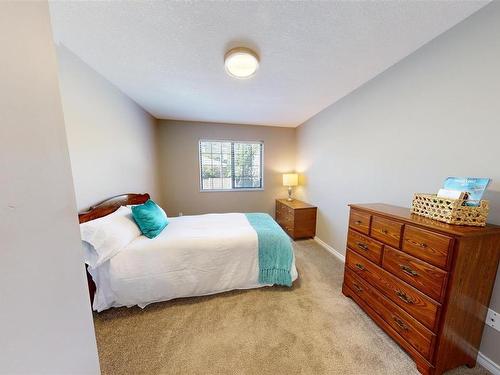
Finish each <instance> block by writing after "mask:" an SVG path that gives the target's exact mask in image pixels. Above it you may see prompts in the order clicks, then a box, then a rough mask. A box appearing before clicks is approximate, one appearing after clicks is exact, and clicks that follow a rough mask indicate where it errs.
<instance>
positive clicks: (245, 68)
mask: <svg viewBox="0 0 500 375" xmlns="http://www.w3.org/2000/svg"><path fill="white" fill-rule="evenodd" d="M224 67H225V68H226V72H227V73H228V74H229V75H230V76H232V77H234V78H239V79H244V78H250V77H251V76H253V75H254V74H255V72H256V71H257V69H258V67H259V57H258V56H257V54H256V53H255V52H254V51H252V50H250V49H248V48H243V47H240V48H233V49H232V50H230V51H228V52H227V53H226V56H224Z"/></svg>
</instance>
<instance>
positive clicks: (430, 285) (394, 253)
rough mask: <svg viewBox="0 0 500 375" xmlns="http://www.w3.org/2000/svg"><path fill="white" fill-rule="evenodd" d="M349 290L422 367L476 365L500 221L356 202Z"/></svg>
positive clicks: (499, 252)
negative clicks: (476, 222)
mask: <svg viewBox="0 0 500 375" xmlns="http://www.w3.org/2000/svg"><path fill="white" fill-rule="evenodd" d="M350 207H351V211H350V216H349V232H348V238H347V250H346V263H345V274H344V284H343V286H342V291H343V293H344V294H345V295H346V296H348V297H351V298H352V299H353V300H354V301H356V302H357V304H358V305H359V306H360V307H361V308H362V309H363V310H364V311H365V312H366V313H367V314H368V315H369V316H370V317H371V318H372V319H373V320H374V321H375V322H376V323H377V324H378V325H379V326H380V327H381V328H382V329H383V330H384V331H385V332H386V333H387V334H388V335H389V336H391V337H392V338H393V339H394V340H396V342H397V343H398V344H399V345H400V346H401V347H402V348H403V349H404V350H406V352H408V354H409V355H410V356H411V357H412V358H413V360H414V361H415V362H416V364H417V368H418V370H419V371H420V372H421V373H423V374H433V375H434V374H438V375H440V374H442V373H443V372H445V371H447V370H449V369H452V368H455V367H458V366H461V365H467V366H469V367H473V366H475V364H476V357H477V352H478V348H479V344H480V343H481V336H482V333H483V328H484V320H485V317H486V313H487V310H488V305H489V301H490V297H491V293H492V290H493V284H494V282H495V275H496V272H497V268H498V262H499V258H500V227H499V226H494V225H487V226H486V227H483V228H477V227H463V226H456V225H449V224H445V223H441V222H438V221H434V220H431V219H427V218H424V217H422V216H417V215H413V214H411V213H410V210H409V209H407V208H402V207H396V206H390V205H385V204H363V205H357V204H356V205H354V204H352V205H350Z"/></svg>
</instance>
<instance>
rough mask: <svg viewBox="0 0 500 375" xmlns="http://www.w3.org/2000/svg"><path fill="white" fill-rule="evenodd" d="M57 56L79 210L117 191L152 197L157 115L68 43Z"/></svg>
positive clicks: (60, 47)
mask: <svg viewBox="0 0 500 375" xmlns="http://www.w3.org/2000/svg"><path fill="white" fill-rule="evenodd" d="M57 56H58V62H59V77H60V87H61V95H62V99H63V101H62V102H63V109H64V119H65V122H66V132H67V136H68V145H69V151H70V157H71V167H72V170H73V178H74V183H75V192H76V200H77V206H78V209H79V210H82V209H85V208H87V207H88V206H90V205H91V204H94V203H97V202H99V201H101V200H103V199H105V198H108V197H111V196H113V195H116V194H121V193H130V192H149V193H150V194H151V195H152V196H153V198H156V197H157V194H158V184H157V169H158V166H157V155H156V149H155V140H154V139H155V130H156V126H155V125H156V120H155V119H154V118H153V117H152V116H150V115H149V114H148V113H147V112H146V111H144V110H143V109H142V108H141V107H139V106H138V105H137V104H136V103H135V102H134V101H133V100H131V99H130V98H129V97H127V96H126V95H125V94H123V93H122V92H121V91H120V90H119V89H118V88H117V87H115V86H114V85H112V84H111V83H110V82H109V81H107V80H106V79H105V78H104V77H102V76H101V75H100V74H98V73H97V72H96V71H95V70H93V69H92V68H91V67H90V66H88V65H87V64H85V63H84V62H83V61H82V60H80V59H79V58H78V57H77V56H76V55H74V54H73V53H72V52H71V51H70V50H68V49H67V48H66V47H64V46H62V45H60V46H58V48H57Z"/></svg>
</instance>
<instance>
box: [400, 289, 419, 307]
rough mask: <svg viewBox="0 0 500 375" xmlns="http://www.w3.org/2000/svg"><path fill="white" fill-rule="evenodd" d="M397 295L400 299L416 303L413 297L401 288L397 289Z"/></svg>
mask: <svg viewBox="0 0 500 375" xmlns="http://www.w3.org/2000/svg"><path fill="white" fill-rule="evenodd" d="M396 295H397V296H398V297H399V299H400V300H401V301H403V302H405V303H407V304H409V305H411V304H413V303H415V301H413V299H412V298H411V297H408V295H407V294H406V293H405V292H403V291H401V290H396Z"/></svg>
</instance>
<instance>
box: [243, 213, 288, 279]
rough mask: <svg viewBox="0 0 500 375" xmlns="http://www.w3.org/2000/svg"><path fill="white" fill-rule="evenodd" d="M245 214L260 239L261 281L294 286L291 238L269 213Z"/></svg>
mask: <svg viewBox="0 0 500 375" xmlns="http://www.w3.org/2000/svg"><path fill="white" fill-rule="evenodd" d="M245 215H246V217H247V219H248V221H249V222H250V224H251V225H252V227H253V229H255V231H256V232H257V237H258V239H259V283H261V284H278V285H286V286H292V276H291V274H290V269H291V268H292V261H293V250H292V243H291V241H290V238H289V237H288V236H287V234H286V233H285V232H284V231H283V229H281V227H280V226H279V225H278V224H277V223H276V222H275V221H274V220H273V218H272V217H271V216H269V215H268V214H261V213H249V214H245Z"/></svg>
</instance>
